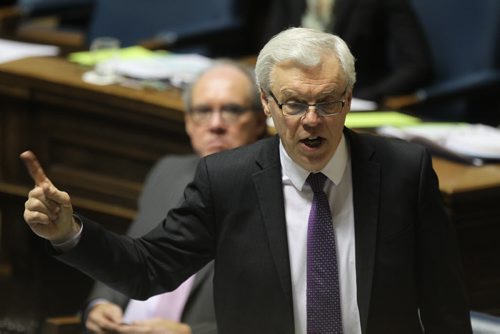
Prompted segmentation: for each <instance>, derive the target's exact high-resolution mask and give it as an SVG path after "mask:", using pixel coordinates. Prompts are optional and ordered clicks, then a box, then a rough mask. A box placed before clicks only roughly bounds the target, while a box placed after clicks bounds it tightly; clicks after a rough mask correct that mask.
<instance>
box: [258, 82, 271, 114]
mask: <svg viewBox="0 0 500 334" xmlns="http://www.w3.org/2000/svg"><path fill="white" fill-rule="evenodd" d="M260 103H262V109H263V110H264V114H265V115H266V116H267V117H271V111H270V110H269V100H268V99H267V95H266V93H264V91H263V90H262V89H261V90H260Z"/></svg>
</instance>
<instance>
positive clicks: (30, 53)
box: [0, 39, 59, 64]
mask: <svg viewBox="0 0 500 334" xmlns="http://www.w3.org/2000/svg"><path fill="white" fill-rule="evenodd" d="M58 54H59V48H58V47H57V46H53V45H44V44H33V43H24V42H16V41H10V40H6V39H0V64H2V63H6V62H9V61H14V60H18V59H22V58H27V57H43V56H57V55H58Z"/></svg>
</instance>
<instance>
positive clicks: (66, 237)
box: [21, 28, 471, 334]
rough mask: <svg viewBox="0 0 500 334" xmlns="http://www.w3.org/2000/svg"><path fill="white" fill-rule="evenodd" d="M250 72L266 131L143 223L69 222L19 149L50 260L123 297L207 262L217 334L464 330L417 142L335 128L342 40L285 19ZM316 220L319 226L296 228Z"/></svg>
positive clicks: (438, 212) (344, 69)
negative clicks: (144, 230) (157, 219)
mask: <svg viewBox="0 0 500 334" xmlns="http://www.w3.org/2000/svg"><path fill="white" fill-rule="evenodd" d="M256 75H257V82H258V84H259V86H260V89H261V102H262V104H263V106H264V111H265V113H266V114H267V115H268V116H271V117H272V118H273V121H274V124H275V127H276V130H277V132H278V136H276V137H273V138H270V139H265V140H261V141H259V142H257V143H256V144H253V145H248V146H246V147H243V148H239V149H236V150H230V151H225V152H221V153H219V154H214V155H210V156H208V157H206V158H203V159H201V160H200V163H199V164H198V167H197V171H196V174H195V177H194V180H193V182H192V183H191V184H190V185H188V187H187V188H186V190H185V199H184V202H183V203H182V204H181V205H180V206H179V207H178V208H176V209H174V210H172V211H170V212H169V214H168V216H167V218H166V220H164V221H163V222H162V223H161V224H160V225H159V226H157V227H156V228H155V229H154V230H153V231H151V232H150V233H149V234H148V235H146V236H144V237H142V238H139V239H130V238H125V237H121V236H117V235H114V234H112V233H109V232H107V231H105V230H104V229H103V228H102V227H101V226H100V225H98V224H95V223H93V222H91V221H90V220H88V219H85V218H78V217H76V218H75V216H73V209H72V206H71V201H70V197H69V195H68V194H67V193H65V192H62V191H59V190H58V189H57V188H56V187H55V186H54V185H53V184H52V183H51V182H50V180H49V179H48V178H47V176H46V175H45V174H44V172H43V169H42V168H41V166H40V165H39V163H38V161H37V160H36V158H35V156H34V155H33V154H32V153H31V152H25V153H23V154H22V155H21V158H22V159H23V160H24V161H25V162H26V165H27V167H28V170H29V172H30V174H31V175H32V177H33V179H34V180H35V188H34V189H33V190H32V191H31V192H30V194H29V198H28V200H27V202H26V206H25V207H26V209H25V212H24V218H25V220H26V222H27V224H28V225H29V226H30V228H31V229H32V230H33V231H34V233H36V234H38V235H40V236H42V237H43V238H46V239H48V240H49V241H50V243H51V245H52V247H54V248H55V250H54V253H55V254H57V256H58V258H59V259H60V260H61V261H64V262H65V263H68V264H70V265H72V266H74V267H76V268H78V269H80V270H82V271H83V272H85V273H87V274H89V275H91V276H92V277H94V278H95V279H98V280H101V281H103V282H104V283H106V284H109V285H111V286H113V287H114V288H116V289H118V290H120V291H122V292H124V293H126V294H129V295H131V296H133V297H134V298H142V299H144V298H147V297H149V296H151V295H153V294H155V293H158V292H162V291H165V290H171V289H173V288H175V287H176V286H178V285H179V284H180V283H181V282H183V281H184V280H185V279H186V278H188V277H189V276H190V275H192V274H193V273H194V272H196V271H197V270H199V269H200V268H201V267H203V266H204V265H205V264H206V263H208V262H209V261H211V260H213V259H215V269H214V270H215V272H214V301H215V310H216V317H217V326H218V330H219V333H238V334H242V333H243V334H245V333H249V334H250V333H251V334H255V333H269V334H275V333H290V334H292V333H341V332H345V333H383V334H387V333H398V334H399V333H410V334H411V333H424V332H425V333H471V328H470V321H469V314H468V308H467V303H466V298H465V293H464V287H463V281H462V277H461V269H460V264H459V258H458V254H457V248H456V243H455V239H454V237H453V227H452V226H450V223H449V221H448V219H447V217H446V213H445V210H444V207H443V204H442V201H441V198H440V193H439V189H438V184H437V178H436V175H435V173H434V172H433V170H432V165H431V159H430V156H429V154H428V153H427V152H426V150H425V149H424V148H423V147H421V146H418V145H414V144H410V143H406V142H403V141H399V140H391V139H387V138H381V137H374V136H370V135H366V134H357V133H355V132H353V131H351V130H349V129H346V128H344V122H345V118H346V115H347V113H348V111H349V107H350V102H351V99H352V89H353V86H354V83H355V70H354V58H353V57H352V54H351V53H350V51H349V49H348V48H347V46H346V44H345V43H344V42H343V41H342V40H341V39H340V38H338V37H337V36H333V35H330V34H328V33H322V32H319V31H315V30H310V29H303V28H296V29H290V30H286V31H284V32H282V33H280V34H279V35H278V36H277V37H275V38H273V39H272V40H270V41H269V42H268V43H267V44H266V46H264V48H263V49H262V50H261V52H260V54H259V57H258V59H257V63H256ZM318 179H321V182H326V183H325V185H324V186H323V187H321V185H319V183H320V182H317V180H318ZM325 179H326V181H325ZM318 185H319V186H318ZM313 189H314V190H313ZM319 203H321V204H319ZM325 205H326V206H327V207H325ZM320 209H321V210H320ZM318 212H320V214H318ZM318 224H319V225H321V228H323V229H324V231H325V232H324V233H320V234H314V233H310V231H309V229H312V230H315V229H316V227H317V225H318ZM110 246H111V247H110ZM317 247H322V248H324V249H326V248H327V247H328V249H326V250H318V249H317ZM320 258H321V259H320ZM317 263H321V264H322V265H324V267H323V266H320V267H319V268H314V265H316V264H317ZM327 267H328V271H326V269H325V270H323V268H327ZM324 274H325V275H324ZM310 278H313V280H310ZM318 283H319V284H318ZM325 287H326V288H325ZM333 290H335V291H334V294H332V295H330V292H331V291H333ZM318 314H322V315H323V316H321V317H320V318H319V319H318V318H317V317H316V316H317V315H318ZM331 319H335V321H330V320H331ZM316 326H318V328H322V329H320V330H316V331H315V330H312V328H313V327H316ZM326 326H329V327H326ZM325 328H326V329H325Z"/></svg>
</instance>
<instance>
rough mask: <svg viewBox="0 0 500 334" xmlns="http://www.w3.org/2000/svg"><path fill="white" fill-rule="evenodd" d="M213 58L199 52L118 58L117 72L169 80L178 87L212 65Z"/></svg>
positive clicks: (135, 77) (140, 78) (137, 76)
mask: <svg viewBox="0 0 500 334" xmlns="http://www.w3.org/2000/svg"><path fill="white" fill-rule="evenodd" d="M211 63H212V59H210V58H207V57H204V56H201V55H198V54H172V53H169V54H163V55H162V54H160V55H154V56H151V57H145V58H137V59H118V60H116V61H115V63H114V68H115V71H116V73H117V74H119V75H122V76H125V77H128V78H133V79H139V80H168V81H169V82H170V84H172V85H173V86H176V87H182V86H183V85H184V84H186V83H188V82H190V81H191V80H193V79H194V77H195V76H196V74H197V73H199V72H200V71H202V70H203V69H205V68H207V67H208V66H210V64H211Z"/></svg>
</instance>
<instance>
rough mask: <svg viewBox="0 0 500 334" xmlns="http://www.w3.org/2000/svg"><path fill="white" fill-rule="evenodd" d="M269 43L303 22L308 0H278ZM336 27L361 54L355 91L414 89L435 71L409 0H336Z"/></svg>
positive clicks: (376, 93)
mask: <svg viewBox="0 0 500 334" xmlns="http://www.w3.org/2000/svg"><path fill="white" fill-rule="evenodd" d="M270 6H271V8H270V10H269V13H268V19H267V25H266V28H265V29H264V30H265V33H264V40H263V43H265V42H267V41H268V40H269V38H270V37H271V36H273V35H275V34H277V33H278V32H280V31H281V30H283V29H285V28H288V27H290V26H300V25H301V17H302V15H303V13H304V11H305V8H306V1H305V0H273V2H272V3H271V5H270ZM329 31H330V32H333V33H334V34H336V35H338V36H340V37H341V38H342V39H343V40H344V41H345V42H346V43H347V45H348V46H349V48H350V49H351V52H352V54H353V55H354V57H355V58H356V72H357V79H358V80H357V83H356V85H355V87H354V96H355V97H358V98H363V99H368V100H373V101H380V100H381V98H383V97H387V96H392V95H401V94H408V93H413V92H414V91H415V90H416V89H418V88H420V87H422V86H423V85H424V84H425V83H426V82H427V81H429V79H430V78H431V74H432V65H431V58H430V51H429V47H428V44H427V40H426V38H425V35H424V33H423V30H422V28H421V25H420V23H419V22H418V20H417V17H416V15H415V13H414V10H413V8H412V7H411V5H410V3H409V2H408V0H335V8H334V11H333V26H332V27H330V29H329Z"/></svg>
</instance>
